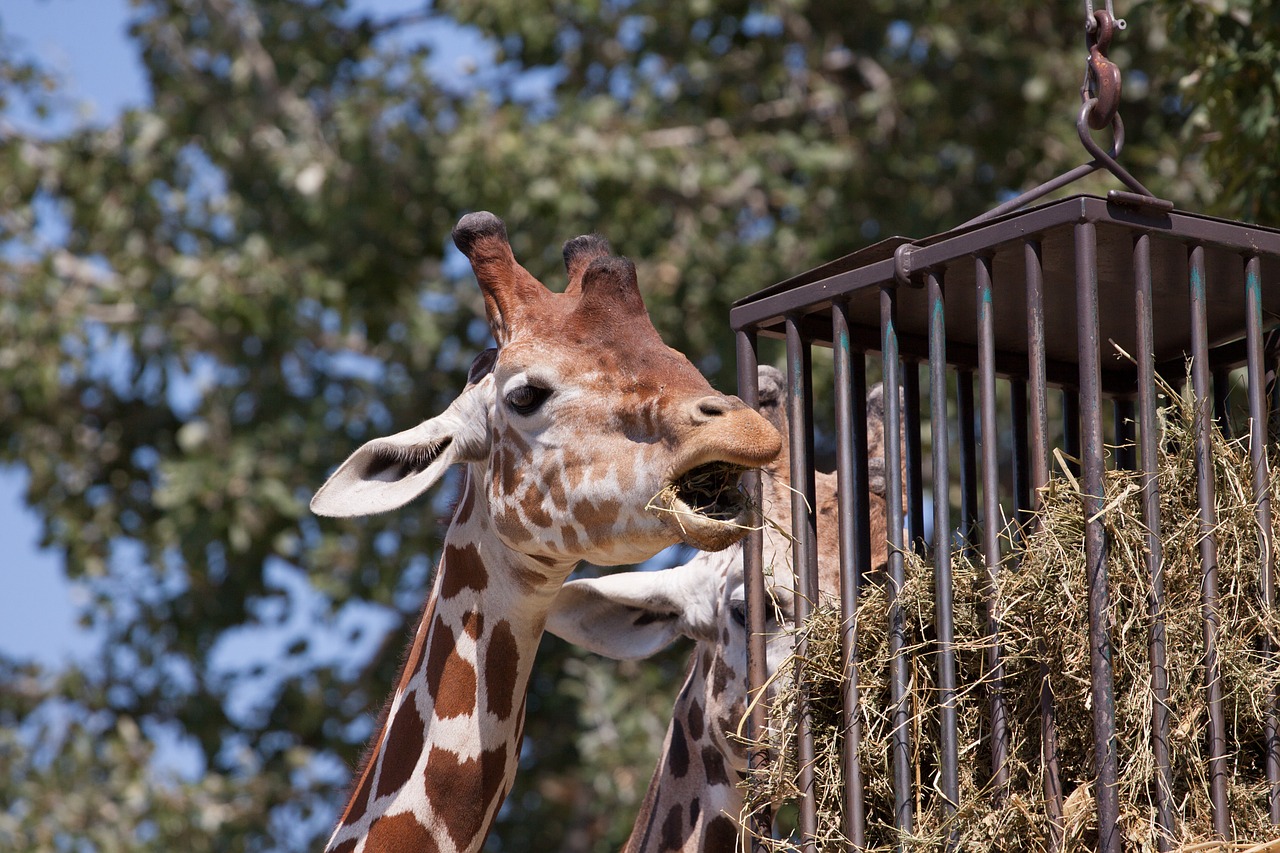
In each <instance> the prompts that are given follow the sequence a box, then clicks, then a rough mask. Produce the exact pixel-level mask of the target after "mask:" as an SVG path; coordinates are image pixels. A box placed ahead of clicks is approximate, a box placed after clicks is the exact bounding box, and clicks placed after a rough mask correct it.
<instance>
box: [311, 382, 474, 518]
mask: <svg viewBox="0 0 1280 853" xmlns="http://www.w3.org/2000/svg"><path fill="white" fill-rule="evenodd" d="M493 398H494V388H493V377H492V376H491V375H489V374H485V375H484V376H482V377H481V378H480V379H479V381H477V382H474V383H473V384H469V385H467V387H466V388H464V389H463V390H462V393H461V394H460V395H458V399H456V400H454V401H453V403H452V404H451V405H450V406H449V408H447V409H445V411H444V412H443V413H442V414H440V415H438V416H436V417H434V418H432V419H431V420H429V421H423V422H422V423H420V424H418V425H417V426H416V427H413V428H412V429H407V430H405V431H404V432H398V433H396V434H395V435H389V436H387V437H385V438H375V439H374V440H373V441H370V442H368V443H367V444H365V445H364V446H362V447H361V448H360V449H359V450H357V451H356V452H355V453H352V454H351V456H350V457H349V458H348V459H347V461H346V462H343V463H342V465H341V466H339V467H338V470H337V471H334V472H333V474H332V475H330V477H329V479H328V480H326V481H325V484H324V485H323V486H321V487H320V489H319V491H317V492H316V494H315V497H313V498H312V499H311V511H312V512H314V513H315V514H316V515H327V516H336V517H341V518H347V517H351V516H358V515H375V514H377V513H380V512H388V511H390V510H393V509H398V508H399V507H402V506H404V505H405V504H407V503H408V502H409V501H411V500H413V499H414V498H416V497H417V496H418V495H420V494H422V493H423V492H425V491H426V490H427V489H429V488H431V486H433V485H434V484H435V482H436V481H437V480H439V479H440V477H441V476H442V475H443V474H444V472H445V471H447V470H448V469H449V466H451V465H453V464H454V463H455V462H475V461H479V460H481V459H484V458H485V457H486V456H487V455H488V452H489V413H490V412H491V411H492V410H493Z"/></svg>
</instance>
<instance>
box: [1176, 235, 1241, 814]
mask: <svg viewBox="0 0 1280 853" xmlns="http://www.w3.org/2000/svg"><path fill="white" fill-rule="evenodd" d="M1187 263H1188V265H1189V273H1188V279H1189V284H1188V287H1187V291H1188V293H1189V295H1190V303H1191V311H1190V313H1191V386H1192V389H1193V390H1194V392H1195V395H1196V413H1195V415H1196V497H1197V498H1198V500H1199V504H1200V567H1201V570H1202V571H1203V572H1204V579H1203V581H1202V583H1201V616H1202V618H1203V619H1204V681H1205V693H1206V694H1207V701H1208V703H1209V731H1208V747H1209V749H1208V752H1209V767H1208V771H1209V795H1210V798H1211V800H1212V802H1213V832H1214V835H1216V836H1217V837H1218V838H1223V839H1225V838H1227V836H1228V835H1229V833H1230V832H1231V815H1230V812H1229V806H1228V803H1227V734H1226V728H1227V724H1226V719H1225V717H1224V715H1223V710H1222V669H1221V665H1220V663H1219V661H1218V628H1219V626H1220V625H1221V618H1220V616H1219V614H1218V543H1217V533H1216V530H1215V528H1216V527H1217V526H1218V518H1217V511H1216V509H1215V508H1214V477H1213V459H1212V457H1211V456H1210V453H1211V452H1212V451H1211V447H1212V444H1211V435H1210V431H1211V430H1212V429H1213V419H1212V417H1211V414H1212V413H1211V410H1210V399H1211V393H1212V391H1211V389H1210V387H1209V376H1210V367H1209V344H1208V331H1207V330H1208V325H1209V321H1208V314H1209V306H1208V304H1207V303H1206V301H1205V299H1206V296H1205V293H1206V287H1205V264H1204V247H1203V246H1193V247H1192V248H1191V251H1190V253H1189V258H1188V260H1187Z"/></svg>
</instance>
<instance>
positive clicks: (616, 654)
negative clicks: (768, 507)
mask: <svg viewBox="0 0 1280 853" xmlns="http://www.w3.org/2000/svg"><path fill="white" fill-rule="evenodd" d="M741 559H742V551H741V549H740V548H728V549H726V550H724V551H716V552H708V551H700V552H699V553H698V556H697V557H695V558H694V559H693V560H690V561H689V562H688V563H687V564H685V565H683V566H677V567H676V568H674V569H663V570H661V571H654V572H643V571H635V572H620V573H618V574H614V575H606V576H605V577H600V578H584V579H582V580H576V581H569V583H567V584H565V585H564V586H563V587H562V588H561V590H560V594H559V595H558V596H556V600H555V604H554V605H553V606H552V608H551V614H550V615H549V616H548V617H547V630H548V631H550V632H551V633H552V634H555V635H556V636H557V637H560V638H561V639H563V640H567V641H568V642H570V643H573V644H574V645H575V646H581V647H583V648H584V649H587V650H589V651H593V652H595V653H596V654H600V655H604V656H605V657H607V658H613V659H614V660H638V659H640V658H647V657H649V656H650V655H653V654H656V653H657V652H659V651H661V650H662V649H663V648H665V647H666V646H668V645H670V644H671V642H672V641H673V640H675V638H676V637H680V636H684V637H690V638H692V639H694V640H702V639H710V640H714V639H715V637H716V626H717V615H718V613H719V610H720V599H721V597H722V594H723V591H724V579H725V573H726V569H727V568H728V567H729V566H730V565H731V564H732V563H735V562H738V561H740V560H741Z"/></svg>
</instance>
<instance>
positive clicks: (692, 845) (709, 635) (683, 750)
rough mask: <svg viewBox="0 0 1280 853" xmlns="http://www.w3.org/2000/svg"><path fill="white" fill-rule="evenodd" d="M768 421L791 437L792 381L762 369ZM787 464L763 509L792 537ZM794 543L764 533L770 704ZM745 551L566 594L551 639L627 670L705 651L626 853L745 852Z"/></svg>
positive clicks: (788, 624)
mask: <svg viewBox="0 0 1280 853" xmlns="http://www.w3.org/2000/svg"><path fill="white" fill-rule="evenodd" d="M759 385H760V404H761V411H762V412H763V413H764V414H765V415H766V416H767V417H768V418H769V419H770V420H771V421H772V422H773V423H774V424H775V426H778V427H779V429H780V430H781V431H782V432H783V433H784V434H785V432H786V416H785V413H784V407H783V399H784V397H785V390H786V387H785V380H784V379H783V376H782V374H781V373H780V372H779V371H778V370H776V369H775V368H773V367H769V366H762V367H761V368H760V379H759ZM882 390H883V389H882V387H881V386H879V385H877V386H875V387H874V388H872V389H871V392H870V393H869V394H868V399H867V410H868V427H869V429H868V432H869V436H868V444H869V447H868V457H869V458H868V468H869V469H870V486H871V489H870V491H871V494H870V495H869V497H870V499H871V501H870V505H871V513H870V525H871V530H870V537H871V544H872V566H873V568H877V569H878V568H883V566H884V564H885V562H886V561H887V559H888V546H887V541H886V540H887V537H886V535H885V533H886V526H885V523H886V512H885V509H886V507H885V502H884V496H883V495H884V491H885V489H884V459H883V454H884V450H883V428H882V424H881V419H882V414H883V393H882ZM789 471H790V469H789V466H788V465H787V460H786V457H785V455H783V456H781V457H780V458H779V459H776V460H775V461H774V462H773V463H772V464H770V465H769V466H768V467H767V468H766V469H765V480H766V487H765V511H766V514H768V515H770V516H771V517H772V518H773V520H774V521H775V523H777V525H778V526H779V527H781V528H782V529H784V530H789V529H790V519H791V510H790V507H791V500H790V487H789V485H788V484H789V480H790V474H789ZM816 487H817V493H816V498H817V503H816V509H817V512H818V574H819V593H820V595H822V596H823V597H832V596H836V595H838V594H839V548H838V537H837V533H838V528H837V527H836V482H835V477H834V476H833V475H830V474H818V475H817V480H816ZM789 555H790V542H789V541H788V540H787V538H786V537H785V536H784V535H782V534H780V533H779V532H778V531H777V529H775V528H774V527H773V526H769V527H766V528H765V543H764V557H765V565H766V566H767V567H770V568H771V570H772V571H771V573H770V574H768V575H767V576H766V584H765V590H766V594H767V595H768V596H769V600H768V602H767V604H766V607H765V614H766V626H765V628H766V632H767V633H766V642H765V652H766V659H767V660H766V667H767V670H768V672H769V674H770V676H771V678H770V681H769V689H768V690H767V691H766V696H765V701H766V702H768V701H772V698H773V696H774V695H775V694H776V692H777V686H778V682H777V681H776V680H775V679H773V678H772V676H773V675H774V674H775V673H777V672H778V669H779V667H780V666H781V664H782V662H783V661H784V660H785V659H786V658H787V657H788V655H789V654H790V652H791V650H792V641H793V634H792V632H791V631H790V630H788V629H791V628H794V625H795V612H796V611H795V601H796V598H797V596H798V595H799V593H798V591H797V589H796V580H795V576H794V574H793V572H792V567H791V562H790V556H789ZM744 586H745V584H744V577H743V564H742V549H741V548H740V547H734V548H729V549H726V550H724V551H720V552H715V553H702V554H698V555H697V556H696V557H694V558H693V559H692V560H690V561H689V562H688V563H686V564H685V565H683V566H677V567H675V568H672V569H664V570H662V571H656V572H628V573H623V574H616V575H610V576H606V577H600V578H588V579H582V580H576V581H570V582H569V583H567V584H566V585H565V586H564V587H563V588H562V589H561V591H560V595H559V597H558V598H557V600H556V603H555V607H554V608H553V609H552V611H551V614H550V616H549V617H548V620H547V631H548V632H550V633H552V634H556V635H557V636H559V637H561V638H563V639H565V640H568V641H569V642H571V643H574V644H575V645H579V646H582V647H584V648H586V649H589V650H591V651H594V652H596V653H598V654H602V655H604V656H605V657H610V658H615V659H619V660H632V659H637V658H644V657H648V656H650V655H652V654H654V653H655V652H657V651H658V650H660V649H662V648H663V647H665V646H666V645H668V644H669V643H671V642H672V641H673V640H675V639H676V638H677V637H680V636H685V637H689V638H690V639H692V640H694V641H695V642H696V644H697V645H696V646H695V648H694V650H693V653H692V655H691V656H690V662H689V674H688V676H687V678H686V680H685V683H684V686H683V687H682V688H681V690H680V693H679V695H678V696H677V699H676V704H675V707H674V709H673V710H672V715H671V722H670V724H669V725H668V727H667V733H666V737H665V740H664V742H663V745H662V751H661V753H660V758H659V763H658V766H657V768H656V769H655V770H654V773H653V776H652V778H651V780H650V783H649V789H648V791H647V793H646V795H645V799H644V801H643V802H642V804H641V807H640V810H639V814H638V815H637V818H636V823H635V826H634V828H633V830H632V834H631V837H630V838H629V839H628V841H627V844H626V846H625V847H624V848H623V849H624V850H625V851H626V853H659V851H681V853H734V851H737V850H741V849H744V848H743V847H742V846H741V845H740V838H741V827H740V825H739V823H738V816H739V815H740V814H741V812H742V806H743V795H742V792H741V788H740V785H741V783H742V781H743V779H744V777H745V774H746V771H747V755H746V749H745V747H744V746H743V744H742V743H741V742H740V741H739V740H737V739H736V738H735V737H734V736H733V733H735V732H736V731H737V729H738V722H739V721H740V720H741V719H742V716H743V714H744V712H745V708H746V700H747V672H746V662H747V650H746V647H747V628H746V606H745V604H746V602H745V598H746V596H745V590H744Z"/></svg>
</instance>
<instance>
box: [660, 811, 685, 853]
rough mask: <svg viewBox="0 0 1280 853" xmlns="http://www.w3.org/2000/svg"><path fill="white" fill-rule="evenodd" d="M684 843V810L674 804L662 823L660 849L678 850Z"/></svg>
mask: <svg viewBox="0 0 1280 853" xmlns="http://www.w3.org/2000/svg"><path fill="white" fill-rule="evenodd" d="M683 843H684V808H683V807H682V806H681V805H680V804H679V803H676V804H675V805H673V806H672V807H671V809H670V811H668V812H667V819H666V820H664V821H663V822H662V849H663V850H679V849H680V845H681V844H683Z"/></svg>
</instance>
